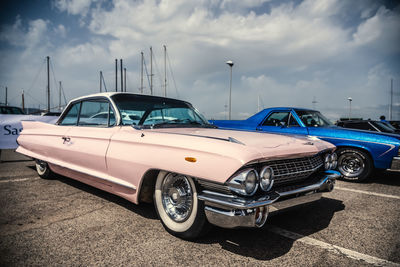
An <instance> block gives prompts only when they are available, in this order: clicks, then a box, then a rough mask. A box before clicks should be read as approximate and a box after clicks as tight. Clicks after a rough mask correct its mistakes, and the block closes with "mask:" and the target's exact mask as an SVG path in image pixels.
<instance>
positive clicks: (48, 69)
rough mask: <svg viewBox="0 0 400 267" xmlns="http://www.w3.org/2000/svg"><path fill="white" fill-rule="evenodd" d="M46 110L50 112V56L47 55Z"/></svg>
mask: <svg viewBox="0 0 400 267" xmlns="http://www.w3.org/2000/svg"><path fill="white" fill-rule="evenodd" d="M47 112H50V57H49V56H47Z"/></svg>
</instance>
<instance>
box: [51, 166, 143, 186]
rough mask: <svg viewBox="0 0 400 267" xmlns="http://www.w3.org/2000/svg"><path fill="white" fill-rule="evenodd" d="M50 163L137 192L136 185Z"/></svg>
mask: <svg viewBox="0 0 400 267" xmlns="http://www.w3.org/2000/svg"><path fill="white" fill-rule="evenodd" d="M48 163H50V164H53V165H56V166H58V167H60V168H64V169H68V170H70V171H74V172H78V173H81V174H84V175H87V176H90V177H94V178H97V179H100V180H102V181H106V182H110V183H112V184H116V185H119V186H122V187H125V188H128V189H131V190H135V191H136V186H134V185H127V184H123V183H120V182H117V181H113V180H111V179H107V178H104V177H100V176H97V175H91V174H88V173H85V172H81V171H77V170H74V169H71V168H68V167H64V166H61V165H58V164H55V163H51V162H48ZM71 179H74V178H71ZM117 179H118V178H117ZM74 180H76V179H74Z"/></svg>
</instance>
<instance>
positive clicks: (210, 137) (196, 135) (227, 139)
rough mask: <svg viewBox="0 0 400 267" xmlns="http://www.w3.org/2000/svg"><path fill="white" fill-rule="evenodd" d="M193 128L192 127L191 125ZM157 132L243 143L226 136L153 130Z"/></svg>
mask: <svg viewBox="0 0 400 267" xmlns="http://www.w3.org/2000/svg"><path fill="white" fill-rule="evenodd" d="M193 128H194V127H193ZM153 131H154V132H157V133H163V134H176V135H185V136H193V137H200V138H209V139H215V140H220V141H226V142H231V143H236V144H240V145H245V144H243V143H242V142H240V141H238V140H236V139H235V138H232V137H228V138H222V137H215V136H205V135H198V134H185V133H169V132H160V131H155V130H153Z"/></svg>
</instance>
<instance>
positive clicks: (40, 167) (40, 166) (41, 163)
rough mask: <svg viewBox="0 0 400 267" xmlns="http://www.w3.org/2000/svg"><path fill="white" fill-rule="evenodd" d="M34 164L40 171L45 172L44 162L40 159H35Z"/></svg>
mask: <svg viewBox="0 0 400 267" xmlns="http://www.w3.org/2000/svg"><path fill="white" fill-rule="evenodd" d="M36 166H37V168H38V169H39V171H40V172H45V171H46V163H45V162H43V161H40V160H37V161H36Z"/></svg>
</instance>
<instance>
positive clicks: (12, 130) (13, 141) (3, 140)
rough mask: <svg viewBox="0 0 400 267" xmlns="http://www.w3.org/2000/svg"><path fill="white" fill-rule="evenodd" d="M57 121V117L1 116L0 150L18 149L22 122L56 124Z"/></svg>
mask: <svg viewBox="0 0 400 267" xmlns="http://www.w3.org/2000/svg"><path fill="white" fill-rule="evenodd" d="M57 119H58V117H56V116H35V115H10V114H0V149H15V148H17V147H18V144H17V137H18V135H19V133H20V132H21V131H22V124H21V121H43V122H47V123H52V124H54V123H55V122H56V121H57Z"/></svg>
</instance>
